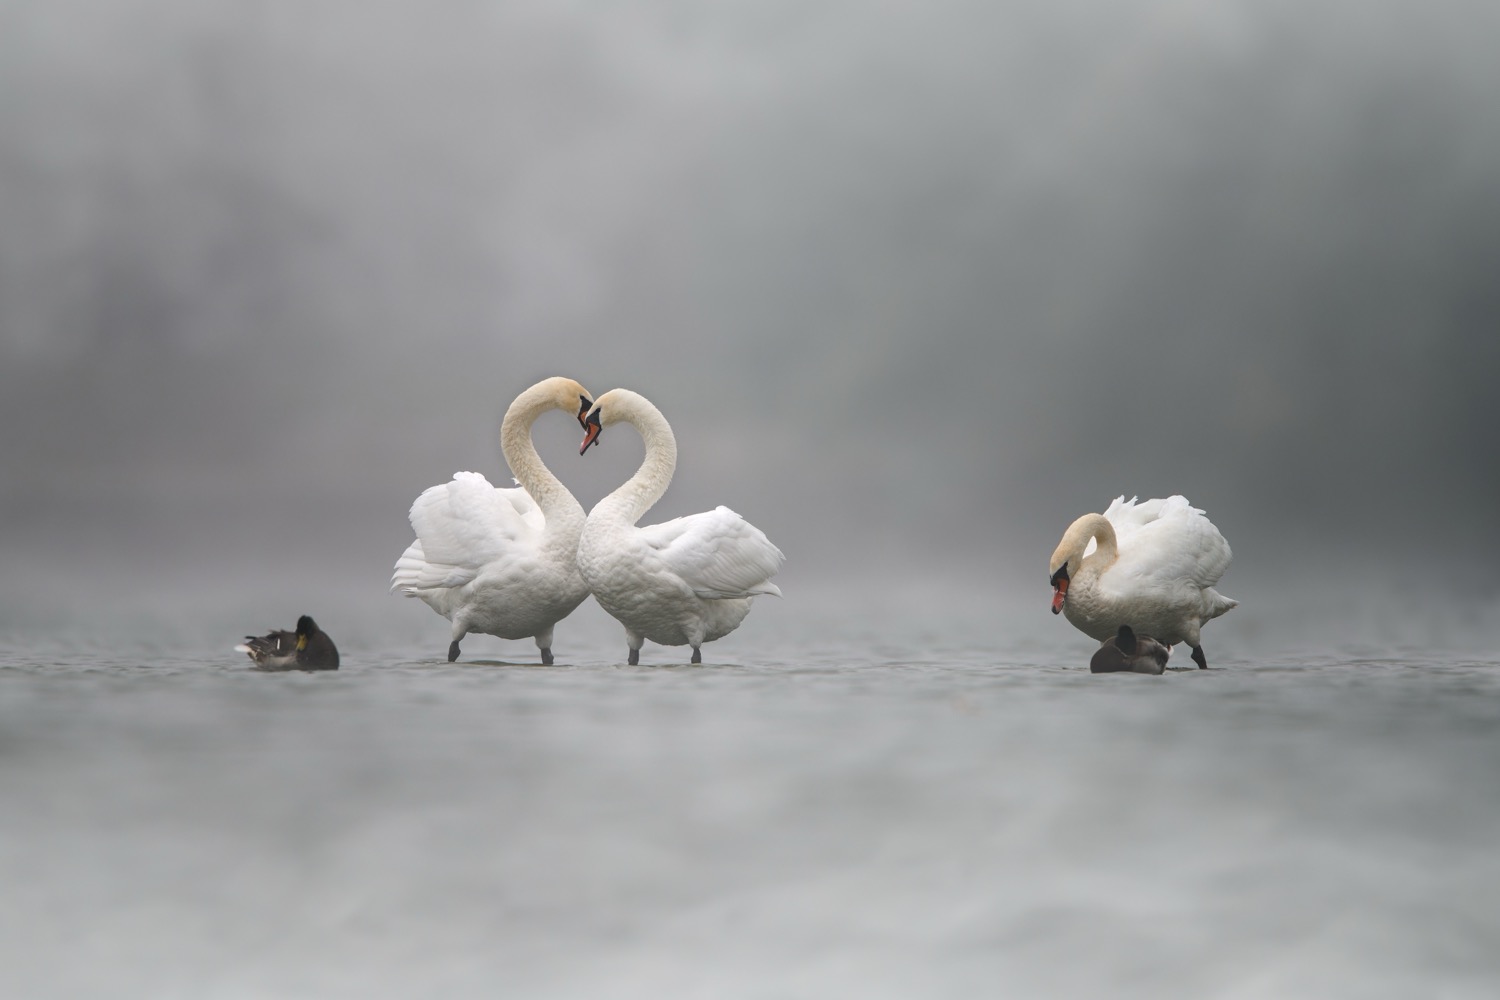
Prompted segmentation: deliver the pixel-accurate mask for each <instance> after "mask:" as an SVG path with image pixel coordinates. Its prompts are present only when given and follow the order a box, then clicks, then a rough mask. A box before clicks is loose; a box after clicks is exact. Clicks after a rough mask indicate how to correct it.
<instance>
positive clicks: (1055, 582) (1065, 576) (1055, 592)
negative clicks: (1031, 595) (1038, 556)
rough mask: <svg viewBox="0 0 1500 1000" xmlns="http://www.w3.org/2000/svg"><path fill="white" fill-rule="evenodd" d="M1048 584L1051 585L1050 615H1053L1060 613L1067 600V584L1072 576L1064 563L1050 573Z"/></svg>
mask: <svg viewBox="0 0 1500 1000" xmlns="http://www.w3.org/2000/svg"><path fill="white" fill-rule="evenodd" d="M1050 582H1051V584H1052V613H1053V614H1054V615H1055V614H1059V613H1060V612H1061V611H1062V609H1063V604H1064V603H1065V602H1066V601H1067V599H1068V584H1069V583H1070V582H1072V574H1071V573H1069V572H1068V564H1067V562H1066V561H1064V562H1063V564H1062V565H1061V566H1059V567H1057V569H1055V570H1053V571H1052V578H1051V581H1050Z"/></svg>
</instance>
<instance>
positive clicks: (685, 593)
mask: <svg viewBox="0 0 1500 1000" xmlns="http://www.w3.org/2000/svg"><path fill="white" fill-rule="evenodd" d="M620 422H624V423H627V424H630V425H631V426H632V427H634V428H635V429H636V430H637V431H639V432H640V435H641V438H642V439H643V440H644V441H645V443H646V457H645V459H644V460H643V461H642V462H641V467H640V468H639V469H637V470H636V473H635V475H633V476H631V477H630V478H629V479H628V480H626V482H625V484H624V485H623V486H621V487H620V488H619V489H617V490H615V491H614V492H613V493H611V494H610V495H609V496H607V497H605V498H604V499H603V500H600V501H599V502H598V503H597V504H596V505H595V506H594V509H593V510H592V511H590V512H589V517H588V521H587V522H586V523H585V524H584V526H583V534H582V535H581V536H580V537H579V539H578V569H579V571H580V572H582V573H583V578H584V579H585V580H587V581H588V585H589V588H590V589H591V590H592V591H593V592H594V599H595V600H596V601H598V602H599V604H600V606H601V607H603V608H604V610H605V611H608V612H609V613H610V614H611V615H613V616H614V617H615V618H616V619H618V620H619V622H620V624H622V625H624V626H625V641H626V643H627V645H628V646H629V647H630V656H629V662H630V664H631V665H632V666H634V665H635V664H638V663H639V662H640V651H641V645H642V643H644V642H645V640H647V639H650V640H651V641H652V642H658V643H661V644H662V645H663V646H682V645H688V646H691V647H693V657H692V662H693V663H702V662H703V654H702V651H701V649H700V647H701V646H702V645H703V644H704V643H705V642H712V641H713V640H715V639H718V638H722V637H723V636H726V635H728V634H729V633H730V632H733V631H734V630H735V629H736V628H738V627H739V624H740V622H742V621H744V620H745V616H746V615H748V614H749V613H750V598H752V597H755V596H756V595H758V594H775V595H776V596H777V597H780V596H781V590H780V588H778V587H777V586H776V585H775V584H774V583H771V582H769V581H770V579H771V577H772V576H773V575H775V573H776V571H777V570H778V569H780V568H781V564H782V563H783V562H784V561H785V560H786V556H784V555H782V554H781V550H780V549H778V548H777V547H776V546H774V545H772V544H771V541H770V539H768V538H766V536H765V533H764V532H762V531H761V530H760V529H759V528H757V527H755V525H753V524H751V523H750V522H749V521H746V520H745V519H744V518H743V517H740V515H738V514H736V513H735V512H734V511H732V510H730V509H729V508H728V507H716V508H714V509H713V510H711V511H707V512H705V513H702V514H691V515H689V516H687V517H679V518H676V519H674V520H671V521H666V522H664V523H662V524H653V525H651V526H649V527H645V528H638V527H636V524H635V522H637V521H639V520H640V519H641V515H643V514H645V513H646V511H648V510H650V509H651V505H652V504H654V503H656V501H658V500H660V499H661V496H662V494H663V493H665V492H666V491H667V485H668V484H669V483H671V481H672V473H673V472H674V471H675V470H676V468H677V439H676V438H675V437H673V435H672V428H671V426H670V425H669V424H668V423H667V419H666V417H664V416H662V414H661V411H660V410H658V409H657V408H656V407H655V406H653V405H652V404H651V401H650V400H648V399H646V397H644V396H642V395H640V394H639V393H635V392H631V391H630V390H629V389H611V390H610V391H609V392H606V393H605V394H604V395H602V396H600V397H599V399H598V401H597V402H595V403H594V406H593V409H591V410H590V411H589V414H588V417H587V421H586V423H587V433H586V435H585V437H584V439H583V446H582V447H581V448H579V454H583V453H585V452H587V451H588V449H589V445H591V444H597V443H598V441H599V434H600V431H601V430H602V429H603V428H605V427H608V426H610V425H611V424H615V423H620Z"/></svg>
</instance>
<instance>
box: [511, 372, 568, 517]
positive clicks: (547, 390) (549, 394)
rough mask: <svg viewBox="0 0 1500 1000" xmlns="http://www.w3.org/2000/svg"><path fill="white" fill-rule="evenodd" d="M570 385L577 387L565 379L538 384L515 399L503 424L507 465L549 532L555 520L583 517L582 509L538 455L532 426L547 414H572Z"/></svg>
mask: <svg viewBox="0 0 1500 1000" xmlns="http://www.w3.org/2000/svg"><path fill="white" fill-rule="evenodd" d="M559 383H564V384H563V385H561V386H560V385H559ZM571 385H576V383H572V382H571V381H570V380H566V379H546V380H544V381H542V382H538V383H537V384H536V385H534V386H532V387H531V388H530V389H527V390H526V391H525V392H523V393H521V394H520V395H519V396H517V397H516V398H515V401H514V402H513V403H511V404H510V408H509V409H508V410H506V411H505V419H504V420H503V421H502V422H501V424H500V451H501V453H502V454H504V455H505V463H506V464H507V465H509V466H510V471H511V475H513V476H515V477H516V481H517V482H518V483H520V484H521V486H522V487H524V488H525V490H526V492H527V493H529V494H531V498H532V499H533V500H535V501H536V505H537V506H538V507H540V508H541V509H542V513H543V514H545V515H546V517H547V527H548V528H551V527H552V525H553V520H554V518H565V517H566V516H567V515H569V514H572V513H575V512H576V513H577V514H578V515H579V516H580V517H581V516H582V514H583V508H582V507H581V506H580V505H579V503H578V501H577V500H576V499H574V497H573V494H572V492H570V491H569V490H568V488H567V487H566V486H564V485H563V484H562V482H561V481H559V480H558V478H557V476H555V475H553V473H552V470H551V469H549V468H547V463H545V462H543V461H542V456H541V455H539V454H537V450H536V444H535V443H534V442H533V441H532V440H531V425H532V424H534V423H536V419H537V417H539V416H541V415H542V414H543V413H546V412H547V411H548V410H565V411H569V406H570V405H576V403H574V404H569V402H568V398H569V397H572V398H574V399H576V394H574V393H572V392H571V391H570V390H569V389H568V388H567V386H571Z"/></svg>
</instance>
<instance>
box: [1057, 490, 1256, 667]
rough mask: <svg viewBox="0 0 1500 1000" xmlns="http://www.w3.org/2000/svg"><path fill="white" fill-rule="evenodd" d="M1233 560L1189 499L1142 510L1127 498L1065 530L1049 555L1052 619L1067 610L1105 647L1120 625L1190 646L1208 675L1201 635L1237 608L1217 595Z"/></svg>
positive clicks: (1170, 500) (1153, 504)
mask: <svg viewBox="0 0 1500 1000" xmlns="http://www.w3.org/2000/svg"><path fill="white" fill-rule="evenodd" d="M1095 544H1096V545H1097V548H1094V547H1093V546H1094V545H1095ZM1231 556H1232V553H1231V552H1230V551H1229V543H1228V542H1226V541H1224V536H1223V535H1221V534H1219V529H1218V528H1215V527H1214V525H1213V522H1212V521H1210V520H1209V519H1208V518H1207V517H1205V516H1204V514H1203V511H1201V510H1199V509H1198V508H1196V507H1193V506H1191V505H1190V504H1189V503H1188V502H1187V499H1186V498H1185V497H1181V496H1172V497H1167V498H1166V499H1165V500H1147V501H1146V502H1145V503H1142V504H1137V503H1136V502H1135V500H1134V499H1131V500H1130V502H1129V503H1126V502H1125V498H1124V497H1123V496H1122V497H1119V498H1118V499H1116V500H1115V502H1114V503H1112V504H1110V505H1109V509H1108V510H1106V511H1105V512H1104V513H1103V514H1085V515H1083V516H1082V517H1080V518H1079V519H1078V520H1076V521H1074V522H1073V523H1072V525H1071V526H1069V528H1068V530H1067V531H1066V532H1064V534H1063V537H1062V541H1061V542H1060V543H1059V544H1058V546H1057V551H1056V552H1053V553H1052V564H1051V576H1050V579H1051V583H1052V588H1053V594H1052V613H1053V614H1057V613H1058V612H1059V611H1062V612H1064V613H1065V614H1066V615H1067V617H1068V621H1070V622H1072V623H1073V624H1074V625H1075V626H1076V627H1077V628H1078V630H1079V631H1081V632H1083V633H1084V634H1086V635H1089V636H1092V637H1093V638H1095V639H1098V640H1099V641H1101V642H1103V641H1104V640H1106V639H1109V638H1110V637H1111V636H1114V635H1116V634H1117V631H1118V629H1119V627H1120V626H1121V625H1129V626H1130V627H1131V628H1132V629H1134V630H1135V632H1136V633H1137V634H1143V635H1150V636H1153V637H1154V638H1155V639H1156V640H1157V641H1158V642H1162V643H1164V644H1166V645H1168V646H1171V645H1172V644H1174V643H1178V642H1186V643H1187V644H1188V645H1189V646H1191V647H1192V648H1193V662H1195V663H1197V664H1198V666H1199V667H1200V668H1202V669H1207V668H1208V661H1207V659H1206V658H1205V657H1204V655H1203V644H1202V641H1201V640H1200V638H1199V630H1200V629H1201V628H1202V627H1203V624H1204V623H1205V622H1208V621H1210V620H1212V619H1214V618H1217V617H1219V616H1220V615H1222V614H1223V613H1224V612H1226V611H1228V610H1229V609H1230V608H1233V607H1235V606H1236V605H1238V604H1239V602H1238V601H1233V600H1230V599H1229V598H1227V597H1225V596H1224V595H1223V594H1220V593H1219V592H1218V591H1216V590H1214V584H1216V583H1218V582H1219V577H1221V576H1223V575H1224V570H1226V569H1228V568H1229V560H1230V558H1231Z"/></svg>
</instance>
